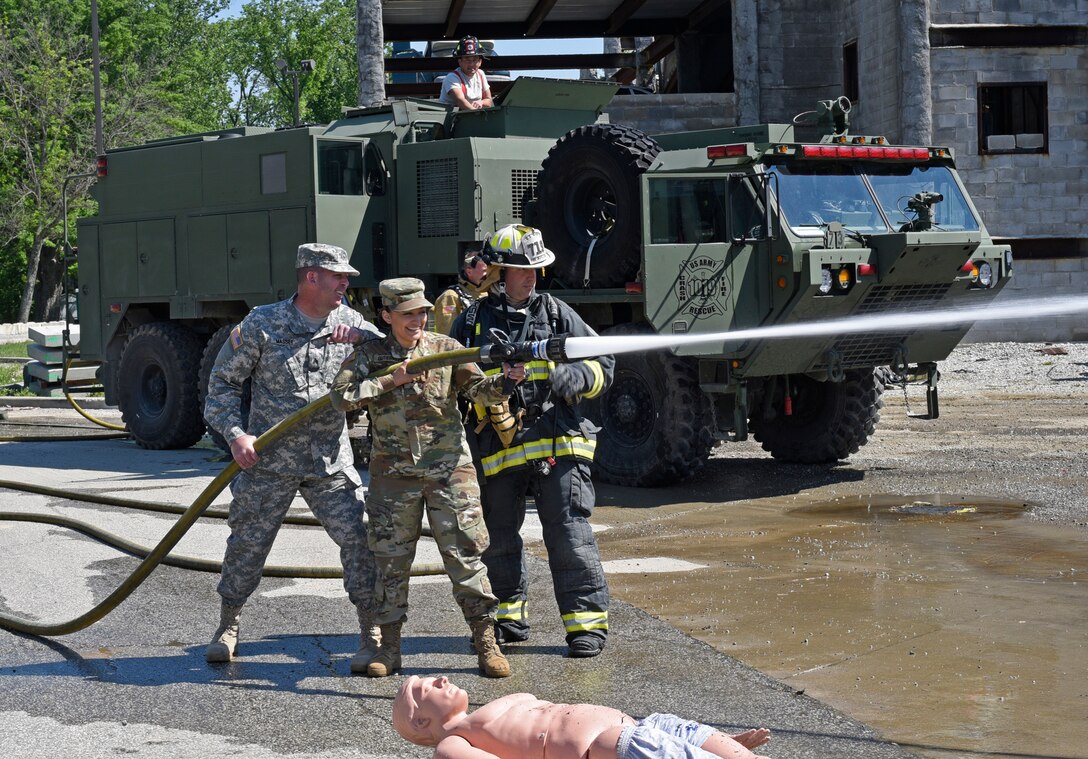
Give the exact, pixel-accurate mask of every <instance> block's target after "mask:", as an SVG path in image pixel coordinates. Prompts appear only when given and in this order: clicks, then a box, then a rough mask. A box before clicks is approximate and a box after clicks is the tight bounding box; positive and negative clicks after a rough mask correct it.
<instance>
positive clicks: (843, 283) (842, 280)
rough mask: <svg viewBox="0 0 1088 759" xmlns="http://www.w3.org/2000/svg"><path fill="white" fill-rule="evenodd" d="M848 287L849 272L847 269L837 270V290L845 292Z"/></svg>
mask: <svg viewBox="0 0 1088 759" xmlns="http://www.w3.org/2000/svg"><path fill="white" fill-rule="evenodd" d="M849 286H850V270H849V269H847V268H845V267H844V268H842V269H839V288H840V289H842V290H845V289H846V288H848V287H849Z"/></svg>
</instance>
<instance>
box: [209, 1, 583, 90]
mask: <svg viewBox="0 0 1088 759" xmlns="http://www.w3.org/2000/svg"><path fill="white" fill-rule="evenodd" d="M245 2H246V0H231V2H230V7H229V8H228V9H227V11H226V12H225V15H226V16H234V15H236V14H237V13H238V12H239V11H241V9H242V6H243V5H245ZM426 45H427V43H426V41H423V42H413V43H412V47H414V48H415V49H417V50H419V51H420V52H423V49H424V47H426ZM603 51H604V43H603V42H602V40H601V39H600V38H597V37H595V38H591V39H562V40H555V39H547V40H545V39H528V40H496V41H495V53H496V54H497V58H498V60H496V61H495V64H494V65H490V64H488V65H485V66H484V71H485V72H486V71H487V69H488V68H501V59H502V56H503V55H548V54H563V53H600V52H603ZM451 70H452V67H451ZM511 75H512V76H515V77H517V76H541V77H552V78H555V79H577V78H578V75H579V72H578V70H577V69H547V70H542V71H513V72H511Z"/></svg>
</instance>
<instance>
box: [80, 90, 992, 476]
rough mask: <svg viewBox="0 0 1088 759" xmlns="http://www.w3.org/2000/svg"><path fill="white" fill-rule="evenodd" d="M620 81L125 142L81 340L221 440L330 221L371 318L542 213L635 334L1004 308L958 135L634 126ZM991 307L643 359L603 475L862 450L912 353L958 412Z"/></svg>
mask: <svg viewBox="0 0 1088 759" xmlns="http://www.w3.org/2000/svg"><path fill="white" fill-rule="evenodd" d="M613 94H614V86H613V85H610V84H607V83H601V82H576V81H556V80H546V79H533V78H525V77H523V78H519V79H518V80H516V81H515V82H514V83H513V85H512V86H511V88H510V89H509V90H507V91H506V92H505V93H504V94H503V96H502V97H501V98H500V99H499V101H498V102H497V104H496V105H495V107H492V108H486V109H481V110H478V111H469V112H460V111H456V110H451V109H450V108H447V107H446V106H443V105H441V104H439V103H437V102H435V101H429V100H417V99H403V100H393V101H391V102H388V103H386V104H384V105H382V106H380V107H374V108H351V109H345V111H344V114H343V118H341V119H340V120H338V121H336V122H334V123H332V124H329V125H322V126H300V127H297V128H288V129H263V128H252V127H244V128H237V129H228V130H223V131H217V132H210V133H204V134H195V135H189V136H185V137H178V138H174V139H164V140H157V141H153V142H148V143H146V144H142V145H136V146H132V147H125V148H118V149H114V150H110V151H108V152H107V153H106V155H105V156H103V157H102V158H101V159H100V161H99V177H98V180H97V183H96V184H95V185H94V187H93V189H92V194H93V196H94V197H95V199H96V200H97V201H98V214H97V215H96V216H93V217H89V218H86V219H83V220H81V221H80V223H79V230H78V234H79V297H80V304H79V313H80V316H81V351H82V356H83V357H84V358H91V359H97V360H100V361H101V362H102V365H101V369H100V380H101V382H102V384H103V385H104V387H105V393H106V400H107V402H108V403H110V404H116V405H118V406H120V409H121V411H122V413H123V416H124V420H125V423H126V424H127V425H128V428H129V430H130V431H131V433H132V435H133V436H134V437H135V439H136V440H137V441H138V442H139V443H140V444H141V445H143V446H146V447H150V448H176V447H185V446H189V445H192V444H193V443H195V442H196V441H198V440H199V439H200V438H201V436H202V435H203V434H204V432H205V426H204V423H203V420H202V415H201V405H202V404H201V402H202V394H203V393H202V391H203V388H204V387H205V386H206V383H207V376H208V373H209V371H210V367H211V364H212V361H213V360H214V358H215V355H216V353H217V352H218V350H219V348H220V346H221V345H222V343H223V341H224V339H225V337H226V335H227V333H228V332H229V329H230V328H231V327H232V326H233V325H234V324H236V323H237V322H238V321H239V320H241V319H242V317H244V316H245V314H246V313H247V312H248V311H249V309H251V308H252V307H253V306H256V305H258V304H262V303H268V302H271V301H275V300H278V299H282V298H285V297H288V296H290V295H291V293H292V292H293V291H294V289H295V274H294V262H295V251H296V248H297V247H298V245H299V244H300V243H303V242H307V241H320V242H326V243H334V244H336V245H340V246H342V247H344V248H346V249H347V250H349V251H350V252H351V254H352V263H353V265H354V266H355V268H357V269H358V270H359V271H360V272H361V274H360V276H359V277H358V278H357V279H356V280H355V281H354V282H353V289H352V291H351V296H352V303H353V305H354V306H356V307H357V308H358V309H360V310H361V311H362V312H363V313H364V314H367V315H368V316H370V317H373V315H374V302H375V301H374V299H375V297H376V287H377V282H378V281H379V280H381V279H383V278H385V277H389V276H394V275H397V276H400V275H403V276H417V277H420V278H421V279H423V280H424V282H425V283H426V284H427V286H428V288H429V291H430V293H432V294H437V292H438V291H439V290H441V289H442V288H443V287H444V286H445V285H446V284H447V283H448V282H450V281H452V278H453V276H454V274H455V272H456V271H457V266H458V262H459V260H460V258H461V253H462V252H463V251H464V250H465V248H466V246H468V245H471V244H473V243H474V242H475V241H479V240H483V239H484V238H486V237H487V236H488V235H489V234H490V233H491V232H492V231H494V230H495V229H497V228H498V227H501V226H503V225H506V224H510V223H520V222H524V223H528V224H531V225H533V226H537V227H539V228H541V229H542V231H543V233H544V240H545V243H546V244H547V245H548V247H549V248H551V249H552V250H553V251H554V252H555V253H556V256H557V263H556V265H555V266H554V267H553V269H552V270H550V271H547V272H546V273H545V275H544V279H543V282H542V288H543V289H547V290H549V291H550V292H552V293H553V294H554V295H556V296H558V297H560V298H561V299H563V300H565V301H566V302H568V303H570V304H571V305H572V306H574V307H575V308H576V309H577V310H578V311H579V312H580V313H581V315H582V316H583V317H584V318H585V319H586V321H587V322H588V323H589V324H591V325H592V326H593V327H594V328H595V329H597V330H598V331H599V332H602V333H605V334H611V335H645V334H665V335H691V334H697V333H718V332H724V331H728V330H736V329H743V328H750V327H757V326H761V325H773V324H792V323H802V322H809V321H812V320H822V319H830V318H847V317H856V316H861V315H872V314H877V313H888V312H896V311H900V310H909V311H918V310H927V309H943V308H948V307H952V306H957V305H963V304H982V303H985V302H987V301H988V300H989V299H991V298H992V297H993V296H994V294H995V293H997V292H998V290H1000V288H1001V287H1002V286H1003V285H1004V284H1005V283H1006V281H1007V280H1008V278H1009V277H1010V276H1011V273H1012V257H1011V254H1010V250H1009V249H1008V247H1007V246H1003V245H996V244H994V243H993V241H992V240H991V238H990V236H989V235H988V233H987V232H986V228H985V226H984V225H983V223H982V220H981V218H980V217H979V214H978V212H977V210H976V209H975V207H974V205H973V204H972V202H971V199H970V198H969V196H968V193H967V191H966V189H965V187H964V185H963V183H962V181H961V179H960V177H959V176H958V175H957V172H956V169H955V162H954V157H953V155H952V151H951V150H949V149H947V148H943V147H938V146H908V147H904V146H895V145H891V144H888V142H887V141H886V140H885V139H883V138H882V137H879V136H861V135H852V134H851V133H850V132H849V130H848V124H847V121H848V119H847V113H848V111H849V103H848V102H847V101H845V100H844V99H840V100H837V101H824V102H822V103H821V104H820V105H819V107H818V109H817V111H815V112H814V113H813V114H812V118H811V119H808V120H806V119H805V118H801V119H800V121H799V122H798V123H797V124H794V123H791V124H764V125H759V126H743V127H737V128H731V129H715V130H708V131H699V132H684V133H676V134H662V135H654V136H648V135H645V134H643V133H642V132H640V131H638V130H637V129H634V128H631V127H629V126H624V125H619V124H612V123H609V120H608V117H607V114H606V113H605V109H606V106H607V104H608V102H609V101H610V99H611V97H612V95H613ZM795 121H798V120H795ZM809 121H811V123H812V124H813V125H814V126H812V127H806V126H804V124H806V123H808V122H809ZM799 131H808V132H811V133H812V134H813V136H812V137H807V138H805V139H801V138H799V137H798V136H797V133H798V132H799ZM967 328H968V325H956V326H950V327H942V328H929V329H925V330H921V329H890V330H886V331H882V332H865V333H861V334H850V333H849V332H846V331H844V333H843V334H838V335H832V336H826V337H794V338H790V339H777V340H769V339H768V340H761V339H754V340H748V341H745V342H742V343H737V342H735V341H732V342H731V341H728V340H724V339H723V340H721V341H719V342H715V343H711V344H701V345H685V346H684V347H677V348H676V349H674V350H672V351H655V352H646V353H635V354H624V355H620V356H618V357H617V362H618V363H617V368H616V375H615V381H614V383H613V386H612V388H611V390H610V391H609V392H608V393H607V394H606V395H605V396H604V397H603V398H601V399H599V400H596V401H594V402H593V404H592V408H591V409H588V412H589V415H590V416H591V417H592V418H595V419H596V421H597V422H598V423H599V424H601V426H602V428H603V429H602V432H601V434H600V438H599V443H598V447H597V460H596V464H595V465H596V472H597V475H598V476H599V477H600V478H602V479H604V480H606V481H612V482H620V483H624V484H637V485H656V484H661V483H666V482H670V481H675V480H679V479H683V478H685V477H688V476H690V475H691V474H693V473H694V472H696V471H697V470H698V469H699V468H700V467H701V466H702V465H703V462H704V461H705V460H706V459H707V457H708V454H709V451H710V449H711V447H712V446H713V445H714V444H715V442H717V441H724V440H743V439H745V438H747V437H748V435H749V434H752V435H754V436H755V438H756V439H757V440H758V441H760V442H761V443H762V445H763V447H764V448H765V449H766V450H767V451H769V452H770V453H771V454H772V455H773V456H774V457H775V458H778V459H781V460H785V461H796V462H810V463H816V462H832V461H837V460H840V459H843V458H845V457H847V456H849V454H851V453H853V452H856V451H857V450H858V447H859V446H861V445H863V444H864V443H865V442H866V440H867V439H868V438H869V436H870V435H871V434H872V433H873V431H874V426H875V424H876V422H877V420H878V418H879V411H880V408H881V406H882V402H881V394H882V392H883V390H884V384H885V381H886V379H887V378H888V377H889V376H891V375H892V374H895V375H897V376H899V377H902V376H906V375H911V376H914V377H916V378H920V379H921V380H923V381H925V382H927V383H928V388H929V393H928V399H929V403H928V409H929V413H930V414H931V415H935V414H936V413H937V396H936V382H937V377H938V374H937V369H936V362H938V361H940V360H942V359H944V358H946V357H947V355H948V354H949V353H950V352H951V351H952V349H953V348H954V347H955V346H956V344H957V343H958V342H959V340H960V339H961V338H962V337H963V335H964V334H965V332H966V330H967ZM888 367H890V368H888Z"/></svg>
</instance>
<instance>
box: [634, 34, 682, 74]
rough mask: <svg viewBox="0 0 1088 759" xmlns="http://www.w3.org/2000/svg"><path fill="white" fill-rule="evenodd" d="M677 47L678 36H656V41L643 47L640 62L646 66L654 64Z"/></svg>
mask: <svg viewBox="0 0 1088 759" xmlns="http://www.w3.org/2000/svg"><path fill="white" fill-rule="evenodd" d="M674 49H676V37H672V36H665V37H655V38H654V41H653V42H651V43H650V44H649V45H647V46H646V47H645V48H643V49H642V53H641V58H640V59H639V63H641V64H642V65H643V66H645V67H649V66H653V65H654V64H655V63H657V62H658V61H660V60H661V59H662V58H664V57H665V56H666V55H668V54H669V53H671V52H672V51H673V50H674Z"/></svg>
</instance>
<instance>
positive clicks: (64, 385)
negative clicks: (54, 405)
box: [60, 358, 128, 437]
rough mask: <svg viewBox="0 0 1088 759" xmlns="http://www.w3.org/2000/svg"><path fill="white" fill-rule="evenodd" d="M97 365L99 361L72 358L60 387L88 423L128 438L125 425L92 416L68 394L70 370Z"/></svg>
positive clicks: (68, 361)
mask: <svg viewBox="0 0 1088 759" xmlns="http://www.w3.org/2000/svg"><path fill="white" fill-rule="evenodd" d="M97 363H98V362H97V361H82V360H78V359H74V358H70V359H68V360H67V361H66V362H65V363H64V373H63V374H62V375H61V378H60V386H61V387H62V388H64V397H65V398H67V399H68V403H70V404H72V408H74V409H75V410H76V412H77V413H78V414H79V415H80V416H82V417H83V418H84V419H86V420H87V421H88V422H93V423H94V424H97V425H98V426H99V427H105V428H106V429H108V430H117V431H119V432H124V433H125V434H124V435H119V436H118V437H128V432H127V430H128V428H127V427H125V425H123V424H112V423H110V422H105V421H103V420H101V419H98V418H96V417H93V416H91V415H90V414H88V413H87V412H86V411H84V410H83V408H82V407H80V405H79V404H78V403H76V399H75V398H73V397H72V394H71V393H69V392H68V369H70V368H71V367H73V366H94V365H95V364H97Z"/></svg>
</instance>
